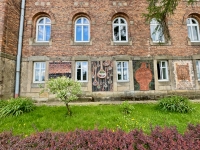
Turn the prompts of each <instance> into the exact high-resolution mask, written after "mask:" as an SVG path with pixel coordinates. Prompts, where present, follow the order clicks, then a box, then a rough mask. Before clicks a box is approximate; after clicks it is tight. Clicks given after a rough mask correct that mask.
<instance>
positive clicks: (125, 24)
mask: <svg viewBox="0 0 200 150" xmlns="http://www.w3.org/2000/svg"><path fill="white" fill-rule="evenodd" d="M117 19H118V23H114V22H115V20H117ZM120 19H122V20H123V21H124V22H125V23H121V22H120ZM116 26H118V28H119V30H120V28H121V27H123V26H125V28H126V41H122V40H121V32H120V31H119V40H118V41H117V40H116V39H115V31H114V29H115V27H116ZM112 27H113V42H128V26H127V22H126V19H124V18H122V17H117V18H115V19H114V20H113V23H112Z"/></svg>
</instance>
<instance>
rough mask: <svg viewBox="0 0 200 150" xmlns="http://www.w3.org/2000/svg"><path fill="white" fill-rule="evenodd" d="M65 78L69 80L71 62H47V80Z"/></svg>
mask: <svg viewBox="0 0 200 150" xmlns="http://www.w3.org/2000/svg"><path fill="white" fill-rule="evenodd" d="M61 76H66V77H69V78H71V62H67V61H52V62H49V79H50V78H56V77H61Z"/></svg>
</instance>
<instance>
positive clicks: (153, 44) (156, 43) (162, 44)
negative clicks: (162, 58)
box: [150, 40, 171, 46]
mask: <svg viewBox="0 0 200 150" xmlns="http://www.w3.org/2000/svg"><path fill="white" fill-rule="evenodd" d="M150 45H152V46H169V45H171V41H166V42H154V41H152V40H150Z"/></svg>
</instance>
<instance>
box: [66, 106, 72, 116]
mask: <svg viewBox="0 0 200 150" xmlns="http://www.w3.org/2000/svg"><path fill="white" fill-rule="evenodd" d="M66 107H67V113H68V115H69V116H71V115H72V112H71V110H70V108H69V105H68V103H66Z"/></svg>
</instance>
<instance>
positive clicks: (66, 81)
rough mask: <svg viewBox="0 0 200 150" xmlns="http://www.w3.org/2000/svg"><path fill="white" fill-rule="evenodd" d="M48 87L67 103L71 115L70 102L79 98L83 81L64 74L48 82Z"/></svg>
mask: <svg viewBox="0 0 200 150" xmlns="http://www.w3.org/2000/svg"><path fill="white" fill-rule="evenodd" d="M47 89H48V90H49V91H50V92H51V93H53V94H55V95H56V97H57V98H59V99H61V100H62V101H63V102H64V103H65V104H66V107H67V110H68V114H69V115H71V110H70V109H69V105H68V104H69V102H71V101H74V100H77V99H78V94H81V83H80V82H77V81H74V80H72V79H70V78H67V77H64V76H63V77H57V78H52V79H50V80H49V81H48V82H47Z"/></svg>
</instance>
